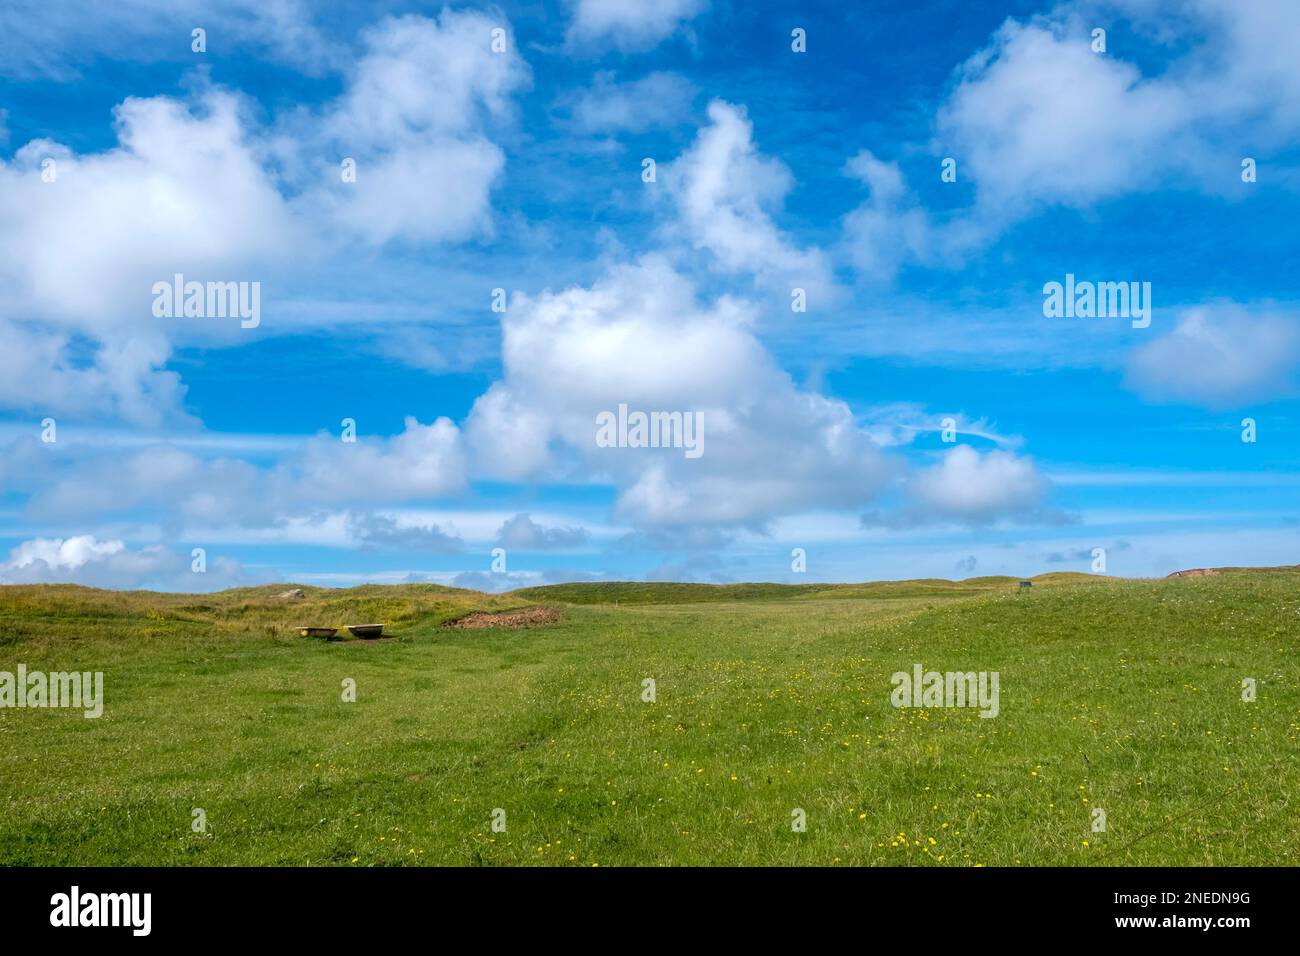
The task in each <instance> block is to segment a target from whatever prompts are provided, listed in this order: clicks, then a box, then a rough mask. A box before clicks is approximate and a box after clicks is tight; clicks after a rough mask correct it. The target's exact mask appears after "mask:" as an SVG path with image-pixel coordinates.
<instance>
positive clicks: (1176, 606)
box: [0, 569, 1300, 866]
mask: <svg viewBox="0 0 1300 956" xmlns="http://www.w3.org/2000/svg"><path fill="white" fill-rule="evenodd" d="M1035 584H1036V586H1035V587H1034V588H1032V589H1025V590H1021V589H1019V588H1018V586H1017V582H1016V580H1015V579H1011V578H981V579H972V580H968V581H964V582H946V581H912V582H884V583H877V584H861V585H832V586H827V585H798V586H782V585H766V584H757V585H728V586H721V587H710V586H705V585H653V584H635V583H621V584H594V585H593V584H575V585H560V586H555V587H548V588H532V589H526V590H524V591H519V592H514V593H513V594H506V595H500V596H490V595H485V594H479V593H477V592H472V591H463V590H457V589H451V588H440V587H434V586H428V585H405V586H400V587H365V588H353V589H347V590H323V589H316V588H308V587H301V591H302V592H303V595H302V597H284V596H282V595H284V594H285V593H286V592H290V591H291V590H293V589H294V586H293V585H278V586H272V587H264V588H254V589H241V590H236V591H226V592H222V593H220V594H213V595H201V596H200V595H174V594H151V593H145V592H131V593H117V592H104V591H95V590H91V589H86V588H77V587H63V586H59V587H49V586H45V587H4V588H0V671H3V670H7V671H13V670H14V669H15V668H16V666H17V664H18V663H23V664H25V665H26V667H27V668H28V669H29V670H46V671H54V670H68V669H77V670H91V671H93V670H99V671H103V673H104V680H105V709H104V714H103V716H102V717H101V718H99V719H98V720H87V719H84V718H83V717H82V715H81V714H80V712H75V711H67V710H30V709H25V710H13V709H0V865H5V864H74V865H94V864H111V863H125V864H141V865H143V864H189V863H193V864H210V865H226V864H291V865H292V864H338V865H355V866H366V865H391V864H508V865H516V864H564V865H581V866H591V865H594V864H599V865H615V864H650V865H658V864H683V863H687V864H688V863H697V864H698V863H716V864H764V863H771V864H827V865H846V864H869V865H895V864H907V865H925V866H960V865H976V864H987V865H996V864H1006V865H1016V864H1023V865H1060V864H1071V865H1073V864H1091V863H1111V864H1189V865H1194V864H1209V863H1214V864H1226V865H1238V864H1241V865H1244V864H1257V863H1275V864H1285V863H1293V862H1294V861H1295V859H1296V858H1297V854H1298V853H1300V828H1298V827H1297V826H1296V825H1295V824H1296V816H1295V811H1294V806H1293V804H1294V794H1295V792H1296V791H1297V787H1298V785H1300V761H1298V760H1297V759H1296V753H1297V746H1298V745H1300V664H1298V663H1297V654H1296V651H1297V633H1298V632H1300V588H1298V585H1300V573H1297V572H1296V570H1295V569H1275V570H1261V571H1250V570H1243V571H1240V572H1233V573H1226V572H1225V573H1223V574H1220V575H1216V576H1211V577H1200V578H1188V579H1181V580H1158V581H1125V580H1119V579H1108V578H1095V577H1092V576H1087V575H1079V576H1073V575H1047V576H1043V577H1041V578H1037V579H1035ZM539 603H541V604H548V605H552V606H557V607H561V608H562V611H563V616H562V620H561V621H560V622H559V623H557V624H552V625H548V626H545V627H537V628H525V629H515V630H493V629H477V630H471V629H451V628H446V627H443V626H441V625H442V624H444V623H445V622H447V621H450V620H452V619H455V618H458V617H461V616H463V615H465V614H467V613H469V612H471V611H476V610H488V611H492V610H506V609H510V608H517V607H522V606H526V605H531V604H539ZM379 620H382V621H385V622H386V623H388V624H389V630H390V632H391V633H392V634H393V635H394V636H393V638H392V639H390V640H384V641H339V642H324V641H316V640H311V639H304V638H300V637H298V636H297V635H296V634H295V633H294V632H293V630H292V628H294V627H295V626H297V625H298V624H324V625H327V626H336V625H339V624H344V623H354V622H357V621H361V622H367V621H379ZM916 663H920V664H922V665H923V667H924V668H925V669H927V670H930V669H934V670H939V671H946V670H961V671H998V672H999V674H1000V688H1001V701H1000V712H999V714H998V716H997V717H995V718H991V719H982V718H980V717H979V716H978V715H977V713H976V712H975V711H974V710H971V709H961V708H938V707H929V708H895V707H893V706H892V705H891V702H890V692H891V690H892V686H891V675H892V674H893V673H895V672H898V671H904V672H906V671H910V670H911V668H912V666H913V665H914V664H916ZM1247 677H1249V678H1253V679H1254V680H1255V681H1256V684H1257V692H1258V698H1257V699H1256V700H1255V701H1253V702H1246V701H1243V700H1242V694H1241V684H1242V679H1243V678H1247ZM647 678H649V679H653V681H654V682H655V685H654V686H655V691H656V700H655V702H653V703H649V702H645V701H644V700H643V699H642V695H643V692H644V687H645V684H644V681H645V680H646V679H647ZM345 680H351V681H355V686H356V691H357V694H356V701H355V702H345V701H344V700H343V699H342V694H341V687H342V685H343V682H344V681H345ZM498 808H500V809H503V810H504V811H505V820H506V829H505V831H504V832H496V831H494V830H493V829H492V827H491V825H490V824H491V820H492V814H493V811H494V810H495V809H498ZM1099 808H1100V809H1103V810H1104V811H1105V814H1106V819H1107V829H1106V831H1105V832H1100V833H1098V832H1093V829H1092V821H1093V819H1094V810H1096V809H1099ZM196 809H198V810H202V811H203V814H204V817H205V819H206V832H203V833H196V832H193V830H192V827H191V823H192V820H193V819H194V811H195V810H196ZM795 810H802V811H803V812H804V814H805V815H806V819H807V830H806V832H794V831H793V830H792V827H791V820H792V813H793V812H794V811H795Z"/></svg>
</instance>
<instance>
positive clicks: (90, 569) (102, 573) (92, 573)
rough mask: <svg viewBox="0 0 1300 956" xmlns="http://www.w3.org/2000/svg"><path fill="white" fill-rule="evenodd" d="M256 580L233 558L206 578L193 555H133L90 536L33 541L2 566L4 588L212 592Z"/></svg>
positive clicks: (212, 567) (149, 550)
mask: <svg viewBox="0 0 1300 956" xmlns="http://www.w3.org/2000/svg"><path fill="white" fill-rule="evenodd" d="M255 580H257V579H256V578H253V577H250V576H249V575H247V574H246V573H245V572H244V570H243V568H241V567H240V566H239V564H238V562H235V561H232V560H230V559H228V558H222V557H214V558H213V559H211V560H209V561H208V562H207V567H206V570H205V572H204V573H202V574H196V573H194V571H193V570H192V565H191V559H190V557H189V556H188V555H182V554H178V553H176V552H173V551H170V550H168V549H167V548H164V547H162V546H161V545H150V546H147V547H143V548H139V549H135V550H133V549H131V548H128V547H127V546H126V545H125V544H124V543H123V542H121V541H118V540H109V541H100V540H98V539H97V538H95V536H94V535H89V534H83V535H74V536H72V537H68V538H33V539H31V540H29V541H24V542H23V543H22V544H20V545H18V546H17V547H16V548H14V549H13V550H12V551H10V552H9V560H8V561H6V562H4V563H0V583H2V584H54V583H64V584H84V585H88V586H90V587H106V588H156V589H159V590H184V591H211V590H216V589H219V588H226V587H232V586H234V585H236V584H246V583H252V582H253V581H255Z"/></svg>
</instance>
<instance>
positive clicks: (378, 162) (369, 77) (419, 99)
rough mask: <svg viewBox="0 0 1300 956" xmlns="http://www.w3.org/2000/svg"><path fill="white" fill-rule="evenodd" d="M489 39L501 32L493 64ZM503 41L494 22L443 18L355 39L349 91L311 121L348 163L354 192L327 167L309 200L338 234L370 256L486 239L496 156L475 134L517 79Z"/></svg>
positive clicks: (509, 43)
mask: <svg viewBox="0 0 1300 956" xmlns="http://www.w3.org/2000/svg"><path fill="white" fill-rule="evenodd" d="M497 28H500V29H503V30H506V31H507V37H506V50H505V52H504V53H494V52H493V51H492V31H493V30H494V29H497ZM508 34H509V23H508V22H507V21H506V20H505V19H504V18H493V17H490V16H487V15H485V14H481V13H470V12H456V11H452V10H444V11H443V12H442V15H441V16H440V17H439V19H437V20H432V19H427V18H425V17H420V16H406V17H398V18H393V19H388V20H385V21H383V22H381V23H379V24H378V25H376V26H374V27H372V28H370V29H369V30H367V31H366V32H365V33H364V35H363V43H364V46H365V53H364V55H363V56H362V57H361V59H360V61H359V62H358V63H357V66H356V69H355V71H354V73H353V76H352V79H351V84H350V86H349V89H348V90H347V92H345V93H344V94H343V96H341V97H340V98H339V100H338V102H337V103H335V104H334V105H333V106H332V107H330V108H329V109H328V110H327V111H326V114H325V116H324V118H323V127H324V128H323V134H324V137H325V139H326V140H327V141H328V142H331V143H333V144H334V145H335V146H336V148H337V150H338V151H339V155H340V156H348V157H351V158H352V159H354V160H356V162H357V177H356V182H354V183H343V182H342V181H341V178H340V175H339V169H338V167H337V165H335V166H331V167H327V168H326V170H325V174H326V177H327V181H328V182H329V186H328V188H327V189H325V190H323V191H321V192H319V193H316V194H314V195H316V196H317V197H318V198H320V199H321V200H322V201H323V202H325V203H326V204H327V205H328V206H329V207H330V208H332V209H333V210H334V213H335V215H336V216H337V218H338V220H339V221H340V222H341V223H342V224H343V225H344V227H345V228H346V230H347V232H348V233H358V234H360V235H362V236H364V237H365V238H367V239H368V240H369V241H371V242H373V243H376V244H382V243H384V242H387V241H389V240H392V239H407V240H412V241H423V242H428V241H444V240H450V239H463V238H468V237H470V236H474V235H477V234H480V233H482V232H484V231H485V230H486V229H487V228H488V227H489V210H490V202H489V197H490V193H491V189H492V186H493V184H494V183H495V181H496V179H497V178H498V176H499V175H500V173H501V171H502V169H503V168H504V166H505V154H504V153H503V152H502V151H501V149H500V147H498V146H497V145H496V144H495V143H493V142H491V141H490V140H488V139H487V138H486V137H485V136H484V135H483V134H482V132H481V131H480V128H481V126H482V123H483V120H484V119H485V118H486V117H501V116H504V115H505V114H507V112H508V110H509V96H510V94H511V93H512V92H514V91H515V90H516V89H518V88H520V87H521V86H523V85H524V84H526V83H527V82H528V76H529V74H528V68H527V66H526V64H524V62H523V60H522V59H520V57H519V55H518V53H517V51H516V50H515V41H514V37H513V36H509V35H508ZM450 183H454V184H455V186H454V188H448V184H450Z"/></svg>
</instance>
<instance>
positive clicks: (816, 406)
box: [0, 0, 1300, 591]
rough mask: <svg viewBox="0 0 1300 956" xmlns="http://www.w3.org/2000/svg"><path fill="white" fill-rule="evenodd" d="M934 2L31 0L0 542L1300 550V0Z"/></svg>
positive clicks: (1174, 552) (731, 555) (465, 558)
mask: <svg viewBox="0 0 1300 956" xmlns="http://www.w3.org/2000/svg"><path fill="white" fill-rule="evenodd" d="M901 6H903V5H896V4H878V5H877V4H869V3H864V4H853V5H842V4H832V3H810V4H781V3H774V4H765V3H745V4H741V3H726V2H708V0H663V2H659V3H655V4H630V3H620V2H614V0H559V2H553V3H502V4H497V5H491V6H488V5H474V4H463V5H448V6H445V7H444V6H441V5H431V4H419V3H366V4H319V5H316V4H310V3H306V2H294V0H279V2H260V3H252V2H232V3H227V4H222V5H219V6H215V5H206V4H201V3H193V2H187V0H181V2H177V3H167V4H164V3H161V2H154V0H132V2H129V3H123V4H115V5H113V7H112V9H109V10H106V9H103V7H102V5H96V4H76V3H66V4H60V5H56V7H55V8H54V9H53V10H49V9H47V7H46V6H44V5H39V4H34V3H24V2H18V3H13V4H10V5H8V6H7V8H6V10H5V11H3V12H0V226H3V228H2V229H0V341H2V342H4V343H5V345H6V348H5V349H4V350H3V354H0V448H3V449H4V451H3V459H2V460H0V581H4V582H26V581H73V582H80V583H87V584H93V585H100V586H111V587H150V588H161V589H172V590H195V591H198V590H210V589H216V588H222V587H229V586H232V585H239V584H252V583H261V582H267V581H289V580H293V581H298V582H303V583H314V584H327V585H348V584H354V583H361V582H366V581H379V582H400V581H407V580H413V581H432V582H436V583H451V584H458V585H462V586H469V587H480V588H485V589H503V588H510V587H517V586H523V585H527V584H533V583H543V582H550V581H560V580H572V579H579V578H581V579H586V578H592V579H646V578H648V579H674V580H701V581H729V580H776V581H802V580H826V581H854V580H871V579H881V578H901V577H931V576H932V577H950V578H957V577H967V576H972V575H981V574H1017V575H1030V574H1035V573H1039V572H1042V571H1051V570H1078V571H1091V570H1097V568H1098V567H1099V565H1098V564H1097V558H1096V554H1097V549H1102V551H1104V562H1105V570H1106V572H1107V573H1111V574H1121V575H1133V576H1145V575H1159V574H1166V573H1169V572H1170V571H1173V570H1177V569H1179V568H1183V567H1193V566H1204V565H1229V564H1265V565H1272V564H1283V563H1295V561H1296V560H1297V557H1296V555H1297V552H1298V551H1300V523H1297V511H1296V506H1295V503H1296V501H1297V491H1298V490H1300V467H1297V449H1298V448H1300V441H1298V439H1300V420H1298V419H1300V416H1298V414H1297V412H1298V411H1300V402H1298V401H1297V399H1298V397H1300V393H1298V392H1297V390H1296V384H1297V371H1300V312H1298V311H1297V301H1298V300H1300V289H1298V288H1297V283H1300V270H1298V269H1297V268H1296V266H1297V248H1298V245H1297V241H1296V239H1297V231H1296V227H1295V226H1294V223H1295V222H1296V221H1297V216H1298V214H1300V66H1297V65H1296V63H1295V60H1294V56H1293V51H1294V49H1295V46H1296V42H1297V40H1300V8H1297V7H1296V6H1295V5H1294V4H1292V3H1289V2H1283V0H1277V2H1263V0H1261V2H1258V3H1252V4H1248V5H1243V4H1239V3H1232V2H1228V0H1196V2H1193V3H1173V2H1166V0H1109V2H1101V0H1097V2H1092V0H1080V2H1066V3H1060V4H1051V3H1029V2H1013V3H1006V4H1003V5H1001V6H1000V7H999V6H997V5H991V4H968V3H964V2H961V3H959V2H955V0H944V2H933V3H924V2H919V3H916V4H909V5H906V9H900V7H901ZM846 7H848V8H847V9H846ZM195 29H202V30H203V31H204V34H203V41H204V42H203V44H202V46H204V49H202V50H200V51H196V50H195V49H193V47H194V45H195V41H194V39H193V31H194V30H195ZM1097 30H1102V31H1104V38H1099V35H1098V34H1096V33H1095V31H1097ZM494 31H499V32H496V33H494ZM794 31H802V35H803V39H804V43H803V46H804V49H803V51H802V52H800V51H797V50H796V49H794V47H796V46H798V45H799V43H798V42H797V40H796V38H795V35H794ZM1102 39H1104V49H1103V48H1102ZM647 159H649V160H653V162H654V172H655V175H654V178H653V180H652V181H646V180H647V177H646V176H645V175H644V172H643V171H644V168H645V162H644V161H645V160H647ZM345 160H351V161H352V162H353V163H354V164H355V170H356V177H355V180H354V181H350V180H348V179H347V178H346V177H345V176H344V175H343V164H344V161H345ZM945 160H951V161H952V163H951V164H949V165H950V168H951V169H953V170H954V172H955V176H952V175H950V176H948V177H946V178H945V177H944V176H943V175H942V172H943V169H944V163H945ZM1246 160H1250V161H1251V162H1250V163H1249V164H1248V165H1250V167H1251V171H1252V172H1253V175H1248V174H1246V172H1245V171H1244V170H1243V162H1244V161H1246ZM176 273H181V274H183V275H184V276H185V278H186V279H187V280H190V281H197V282H200V283H209V282H212V283H225V282H233V283H243V284H245V285H246V286H250V287H251V285H252V284H253V283H256V284H257V287H258V289H259V293H260V309H259V313H258V316H257V319H256V322H255V323H241V322H240V320H239V318H238V317H224V316H209V315H189V316H186V315H183V314H181V315H172V314H166V313H165V311H164V314H161V315H160V314H158V310H157V299H156V292H155V289H154V286H155V283H158V282H170V281H171V279H172V277H173V275H175V274H176ZM1067 274H1072V275H1074V276H1076V277H1077V278H1078V279H1079V280H1080V281H1084V280H1088V281H1093V282H1099V283H1101V282H1107V283H1120V282H1122V283H1130V282H1131V283H1138V285H1139V287H1141V286H1142V285H1143V284H1145V283H1149V284H1150V285H1149V288H1150V290H1151V291H1150V302H1151V312H1150V323H1149V325H1147V326H1145V327H1142V325H1141V323H1140V322H1134V321H1130V318H1126V317H1121V316H1118V315H1116V316H1107V317H1100V318H1082V317H1080V318H1065V317H1059V318H1049V317H1047V316H1045V314H1044V309H1043V303H1044V285H1045V284H1046V283H1050V282H1064V281H1065V276H1066V275H1067ZM495 289H501V290H503V293H504V303H505V311H504V312H502V311H494V310H493V308H492V304H493V296H494V292H493V290H495ZM794 290H801V292H800V295H801V296H802V297H803V299H804V300H805V301H806V310H804V311H796V310H795V309H794V308H793V307H792V303H793V301H794V296H795V291H794ZM243 325H251V327H242V326H243ZM620 405H627V406H628V407H629V408H630V409H632V410H634V411H636V410H640V411H643V412H645V413H647V414H648V413H652V412H680V413H682V414H684V415H698V416H699V420H700V421H701V423H702V425H701V427H702V430H703V435H704V446H703V449H704V450H703V454H701V455H700V456H699V457H698V458H691V457H688V456H687V455H685V454H684V453H683V449H682V448H680V447H675V448H647V447H612V448H611V447H602V446H601V445H600V443H599V442H598V441H597V427H596V422H597V420H598V416H599V415H600V414H601V413H602V412H607V411H613V410H616V409H617V408H618V407H619V406H620ZM345 419H350V420H353V421H354V422H355V423H356V426H355V428H356V441H355V442H350V441H344V440H343V432H344V426H343V421H344V420H345ZM1246 419H1250V420H1252V421H1253V422H1254V439H1255V440H1254V441H1243V431H1244V428H1243V422H1244V420H1246ZM50 420H52V422H53V425H52V427H51V426H50V425H49V424H48V422H49V421H50ZM945 421H949V422H950V423H951V425H952V428H951V429H950V430H949V433H948V434H947V435H945V433H944V428H945ZM952 432H955V435H954V434H952ZM945 439H948V440H945ZM195 549H202V560H201V561H199V562H198V563H197V565H196V560H195V557H194V555H195ZM494 549H502V551H504V564H505V568H504V570H502V569H501V560H500V559H498V560H497V561H496V568H495V570H494V567H493V563H494V556H493V552H494ZM794 549H802V551H803V553H804V555H805V560H806V570H802V571H797V570H795V569H794V566H793V564H792V554H793V552H794ZM196 566H197V567H200V568H201V569H202V573H198V572H197V571H196Z"/></svg>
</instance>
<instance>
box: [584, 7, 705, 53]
mask: <svg viewBox="0 0 1300 956" xmlns="http://www.w3.org/2000/svg"><path fill="white" fill-rule="evenodd" d="M572 6H573V21H572V22H571V23H570V24H569V31H568V41H569V43H570V44H571V45H577V46H585V45H590V44H594V43H601V42H609V43H612V44H613V45H614V46H616V47H617V48H618V49H620V50H624V51H629V52H630V51H636V50H648V49H650V48H651V47H653V46H654V45H655V44H657V43H659V42H660V41H661V40H663V39H664V38H666V37H667V36H669V35H670V34H672V33H674V32H675V31H676V30H677V29H678V28H679V27H681V26H682V25H683V24H685V23H688V22H689V21H690V20H692V19H693V18H694V17H695V16H697V15H698V14H699V13H700V12H701V11H702V10H703V9H704V6H705V2H704V0H654V2H653V3H628V2H626V0H574V2H573V4H572Z"/></svg>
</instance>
